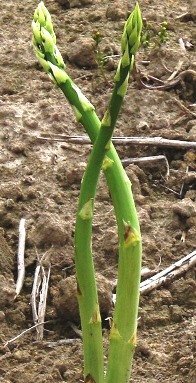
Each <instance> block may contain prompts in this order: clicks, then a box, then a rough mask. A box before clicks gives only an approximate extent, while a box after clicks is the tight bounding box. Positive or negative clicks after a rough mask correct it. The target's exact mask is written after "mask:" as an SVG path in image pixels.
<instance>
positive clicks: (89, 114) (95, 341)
mask: <svg viewBox="0 0 196 383" xmlns="http://www.w3.org/2000/svg"><path fill="white" fill-rule="evenodd" d="M32 26H33V33H34V46H35V50H36V55H37V57H38V59H39V61H40V63H41V64H42V66H43V67H44V69H45V70H46V71H47V72H48V74H49V75H50V77H51V78H52V79H53V80H54V81H55V82H56V83H57V85H58V86H59V87H60V88H61V89H62V91H63V92H64V94H65V96H66V97H67V99H68V100H69V102H70V104H71V105H72V107H73V109H74V112H75V114H76V118H77V120H78V121H80V122H81V123H82V124H83V126H84V127H85V129H86V131H87V133H88V134H89V136H90V138H91V140H92V142H94V141H95V139H96V137H97V135H98V133H99V129H100V126H101V123H100V121H99V119H98V117H97V116H96V114H95V111H94V107H93V106H92V105H91V104H90V103H89V101H88V100H87V99H86V98H85V97H84V96H83V94H82V93H81V91H80V90H79V88H78V87H76V85H75V84H74V83H73V82H72V80H71V79H70V77H69V76H68V75H67V73H66V72H65V71H64V69H65V65H64V62H63V60H62V57H61V55H60V53H59V51H58V49H57V47H56V45H55V44H56V39H55V35H54V31H53V27H52V24H51V18H50V15H49V13H48V11H47V10H46V8H45V7H44V4H43V2H41V3H40V4H39V6H38V8H37V10H36V12H35V15H34V21H33V25H32ZM140 32H141V15H140V11H139V7H138V5H136V7H135V10H134V12H133V14H132V15H131V16H130V18H129V20H128V21H127V23H126V24H125V28H124V33H123V37H122V59H121V61H120V64H119V67H118V70H117V74H116V77H115V81H116V86H115V89H114V92H113V95H112V98H111V101H110V104H109V108H108V110H107V112H106V114H105V117H104V119H103V121H102V126H101V130H100V133H101V132H102V133H101V134H100V135H99V136H98V140H97V142H98V144H97V143H96V144H95V148H94V149H93V153H94V154H93V156H94V158H95V159H96V161H97V158H99V159H100V160H99V162H98V165H97V168H96V172H94V171H93V172H92V171H89V170H87V174H90V178H91V177H92V176H93V175H94V174H96V176H95V177H94V178H93V179H92V184H93V185H94V189H93V192H92V194H91V195H92V197H91V195H89V194H88V191H87V189H85V188H84V190H85V192H84V191H83V192H82V197H81V199H80V205H79V214H78V217H79V218H78V220H80V219H82V221H83V222H82V223H83V228H84V222H85V224H86V226H87V228H85V229H87V233H88V236H87V241H85V244H87V247H88V251H87V253H85V255H86V254H87V262H86V260H85V262H83V259H82V258H81V257H80V256H79V257H78V256H77V253H78V248H79V247H81V246H83V242H82V237H81V234H79V236H77V234H76V262H78V280H79V279H80V281H79V284H78V296H79V301H81V302H82V300H83V299H82V297H83V296H84V295H86V296H89V295H88V294H89V293H90V298H89V299H87V300H86V302H85V303H81V302H80V312H81V316H82V317H83V320H82V322H83V326H84V327H83V329H84V338H85V339H84V353H85V377H86V381H89V382H90V381H92V382H96V383H101V382H102V381H103V373H102V371H103V362H102V344H101V338H100V335H101V331H100V330H101V325H100V316H99V309H98V304H97V293H96V285H95V281H94V270H93V262H92V256H91V252H89V244H90V241H91V223H92V222H91V221H92V212H93V200H92V199H93V198H94V195H95V189H96V182H97V178H98V175H99V168H100V165H101V162H102V159H101V158H102V156H103V155H104V153H105V150H107V156H106V157H105V160H104V162H103V169H104V171H105V174H106V178H107V182H108V186H109V189H110V192H111V195H112V199H113V203H114V207H115V212H116V217H117V223H118V229H119V239H120V254H119V283H118V288H117V304H116V309H115V315H114V322H113V326H112V330H111V336H110V343H111V346H110V353H109V364H108V373H107V380H108V382H113V383H114V382H115V381H116V382H121V383H123V382H124V381H126V380H122V379H121V377H122V378H123V379H124V375H123V373H122V371H121V372H120V373H119V376H120V380H119V378H118V376H116V375H115V374H116V372H115V368H114V365H117V364H116V358H117V360H121V361H123V362H124V359H126V363H123V364H124V365H125V368H124V370H126V371H127V364H128V365H129V363H130V358H131V356H132V353H133V349H134V342H135V333H136V327H137V310H138V296H139V293H138V291H139V280H140V263H141V240H140V231H139V224H138V219H137V214H136V210H135V206H134V202H133V197H132V193H131V183H130V181H129V180H128V178H127V176H126V173H125V172H124V169H123V167H122V165H121V163H120V160H119V158H118V155H117V153H116V151H115V149H114V147H113V145H112V144H110V143H109V141H110V138H111V135H112V131H113V128H114V125H115V121H116V118H117V115H118V112H119V110H120V106H121V103H122V99H123V97H124V94H125V91H126V87H127V83H128V72H129V69H130V67H131V65H132V64H133V55H134V54H135V52H136V50H137V48H138V45H139V35H140ZM104 140H105V141H104ZM100 144H101V145H102V146H101V147H102V151H101V152H100V149H99V147H100ZM105 144H106V145H105ZM103 148H105V149H104V150H103ZM108 148H109V149H108ZM100 153H101V155H100ZM90 163H92V159H91V162H90ZM91 170H92V168H91ZM93 170H94V169H93ZM88 177H89V176H88ZM87 179H88V178H87ZM83 182H84V181H83ZM85 182H86V181H85ZM85 201H86V202H85ZM82 223H79V228H82ZM77 232H78V229H77V225H76V233H77ZM82 234H83V232H82ZM78 245H79V247H77V246H78ZM131 273H133V275H132V279H131V280H130V275H131ZM85 274H86V275H88V278H89V279H88V280H89V281H90V283H85V282H86V281H85V278H84V275H85ZM84 291H85V294H84ZM124 304H125V306H124ZM124 307H126V313H124V311H123V310H124ZM130 307H131V310H130ZM122 308H123V309H122ZM127 308H128V309H127ZM89 318H90V326H89V325H88V323H89ZM85 324H86V325H87V326H86V327H85ZM85 328H86V329H85ZM92 328H93V329H94V330H93V332H94V336H91V335H90V334H91V330H92ZM85 342H86V345H85ZM130 345H131V346H130ZM120 349H121V350H120ZM85 350H86V351H85ZM93 350H94V351H95V353H94V351H93ZM123 350H124V351H123ZM119 351H120V353H119ZM122 351H123V354H122ZM127 352H128V357H126V358H124V357H125V354H126V355H127ZM118 354H119V355H120V359H119V355H118ZM94 360H95V363H94ZM120 370H121V369H120ZM127 376H128V375H127V374H126V377H125V379H127ZM90 379H91V380H90Z"/></svg>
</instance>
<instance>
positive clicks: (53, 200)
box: [0, 0, 196, 383]
mask: <svg viewBox="0 0 196 383" xmlns="http://www.w3.org/2000/svg"><path fill="white" fill-rule="evenodd" d="M35 3H36V2H35V1H32V0H27V1H25V2H24V1H20V0H15V1H13V0H9V1H8V0H1V21H0V23H1V32H0V43H1V48H2V49H1V61H0V68H1V69H0V70H1V89H0V124H1V133H0V142H1V151H0V168H1V184H0V218H1V220H0V226H1V227H0V290H1V291H0V360H1V364H0V381H2V382H4V383H18V382H20V383H23V382H28V383H33V382H34V381H35V380H36V382H37V383H44V382H54V383H56V382H62V381H64V382H67V383H74V382H82V381H83V374H82V358H83V356H82V341H81V338H80V332H78V331H75V327H73V324H74V325H75V326H77V329H80V325H79V315H78V307H77V302H76V298H75V278H74V274H75V270H74V261H73V235H74V222H75V213H76V208H77V201H78V196H79V191H80V182H81V179H82V175H83V172H84V169H85V165H86V161H87V158H88V155H89V152H90V146H89V145H87V146H82V145H76V144H70V143H69V144H68V143H63V144H62V143H59V142H50V141H41V140H39V139H38V136H39V135H40V134H41V133H53V134H66V135H77V134H79V135H81V134H83V133H84V132H83V130H82V127H81V126H80V125H79V124H76V123H75V120H74V116H73V114H72V110H71V107H70V106H69V105H68V103H67V102H66V100H65V99H64V96H63V94H62V93H61V92H60V91H59V89H57V88H56V87H55V86H54V84H53V83H52V82H51V81H50V79H49V77H48V76H47V75H46V74H45V73H44V72H43V70H42V69H41V68H40V66H39V65H38V63H37V60H36V58H35V55H34V53H33V49H32V44H31V19H32V15H33V12H34V9H35V6H36V4H35ZM45 3H46V6H47V7H48V9H49V11H50V12H51V14H52V18H53V22H54V26H55V31H56V35H57V41H58V46H59V49H60V51H61V52H62V55H63V57H64V59H65V60H66V61H67V71H68V72H69V74H70V75H71V76H72V78H73V79H74V80H75V82H76V83H77V85H79V86H80V87H81V89H82V90H83V92H84V93H85V95H86V96H87V97H89V99H90V100H91V102H92V103H93V104H94V105H95V106H96V109H97V112H98V115H99V116H100V117H102V116H103V113H104V109H105V107H106V103H107V100H108V98H109V95H110V92H111V89H112V83H113V76H114V73H115V72H114V71H115V68H116V66H117V62H118V58H117V57H116V55H117V54H118V53H119V40H120V35H121V31H122V26H123V22H124V18H125V17H126V16H127V14H128V12H129V11H130V9H131V7H132V5H133V4H130V2H128V1H107V0H102V1H101V0H97V1H90V0H89V1H82V0H81V1H51V0H48V1H46V2H45ZM131 3H133V2H131ZM140 3H141V8H142V12H143V16H144V18H145V19H146V22H147V29H150V34H151V35H153V36H152V39H151V40H150V44H149V45H148V46H147V47H142V48H141V50H140V53H139V54H138V57H137V62H138V64H137V65H138V69H139V70H140V71H141V72H142V73H143V80H144V81H146V82H147V78H145V76H147V74H148V75H151V76H154V77H157V78H159V79H160V80H162V81H165V80H166V79H167V78H168V77H169V76H170V75H171V73H172V72H173V71H175V70H176V68H177V67H178V66H179V63H180V69H179V72H182V71H184V70H187V69H191V70H192V73H195V71H196V61H195V50H194V48H195V45H194V44H195V40H194V39H195V30H194V22H195V10H194V2H191V1H190V2H189V1H187V2H184V1H182V0H162V1H158V2H157V1H156V0H143V1H140ZM186 12H188V14H187V15H186V16H184V17H182V18H178V16H180V15H182V14H184V13H186ZM165 20H166V21H167V22H168V40H167V41H166V42H165V43H163V44H160V39H159V38H158V32H159V30H160V25H161V23H162V22H163V21H165ZM97 32H98V33H99V34H100V35H101V42H100V44H99V48H100V52H101V56H100V57H103V56H104V57H105V56H109V58H107V60H106V63H105V65H104V66H103V67H102V66H101V64H100V59H99V60H98V61H99V65H97V59H98V56H97V55H96V53H95V43H94V40H93V36H94V35H95V34H96V33H97ZM179 38H182V39H183V41H184V43H185V47H186V48H185V50H184V49H182V47H180V44H179ZM148 84H149V85H160V84H158V83H157V82H156V81H155V80H153V79H151V80H149V81H148ZM195 89H196V79H195V75H191V76H190V75H187V76H185V77H184V78H183V79H182V81H180V82H179V83H178V84H177V85H176V86H173V87H171V88H170V89H168V90H149V89H146V88H145V87H144V86H142V85H141V84H139V83H138V81H137V79H134V80H133V81H132V82H131V83H130V86H129V90H128V94H127V97H126V100H125V104H124V106H123V109H122V113H121V116H120V118H119V120H118V124H117V127H116V130H115V136H118V135H119V136H137V135H138V136H149V137H153V136H162V137H164V138H169V139H181V140H192V141H196V121H195V116H194V114H193V112H194V106H193V104H194V102H195ZM175 99H177V101H178V102H176V100H175ZM179 102H180V103H181V105H184V106H186V107H187V108H188V109H189V111H190V112H187V111H185V110H184V109H183V107H182V106H180V104H179ZM117 150H118V152H119V155H120V157H121V158H122V159H123V158H129V157H136V156H147V155H160V154H164V155H166V156H167V159H168V162H169V166H170V176H169V177H168V179H167V178H166V167H165V163H164V162H157V163H156V164H150V163H148V165H145V166H144V165H141V164H140V166H137V165H136V164H135V165H129V166H128V167H127V174H128V176H129V177H130V179H131V180H132V184H133V192H134V196H135V200H136V204H137V209H138V213H139V217H140V222H141V230H142V237H143V266H144V267H148V268H150V269H156V268H157V267H158V265H159V263H160V265H159V269H160V270H161V269H164V268H165V267H167V266H169V265H170V264H172V263H173V262H175V261H176V260H178V259H180V258H182V257H183V256H185V255H187V254H189V253H190V252H192V251H193V250H194V246H195V234H196V230H195V219H196V207H195V179H196V178H195V173H194V171H195V154H194V152H193V150H187V149H179V148H159V147H149V146H145V147H141V146H133V147H130V146H128V145H127V146H126V147H125V146H124V147H122V146H118V147H117ZM182 187H183V190H182V193H181V195H180V191H181V189H182ZM21 218H25V219H26V233H27V237H26V250H25V264H26V275H25V281H24V286H23V289H22V292H21V294H20V295H19V296H18V297H17V298H15V299H14V297H15V282H16V277H17V262H16V254H17V246H18V226H19V221H20V219H21ZM93 230H94V238H93V250H94V254H95V257H94V262H95V268H96V273H97V281H98V284H99V298H100V304H101V314H102V319H103V332H104V339H105V344H106V347H107V337H108V331H109V325H108V321H107V320H106V318H107V317H108V316H110V315H111V312H112V301H111V297H112V288H113V286H114V284H115V280H116V277H117V262H118V244H117V243H118V238H117V232H116V224H115V217H114V215H113V210H112V205H111V201H110V196H109V194H108V190H107V187H106V184H105V180H104V177H103V175H102V176H101V178H100V182H99V190H98V194H97V199H96V207H95V219H94V229H93ZM46 251H47V252H48V253H47V254H49V255H50V261H51V265H52V267H51V278H50V282H49V294H48V299H47V309H46V318H45V320H46V321H48V323H46V325H45V331H44V339H43V341H37V340H36V332H35V331H31V332H29V333H27V334H26V335H24V336H23V337H21V338H20V339H18V340H15V341H13V342H12V343H10V344H9V345H8V346H7V347H4V344H5V342H6V341H8V340H9V339H11V338H13V337H14V336H16V335H18V334H20V333H21V332H22V331H23V330H25V329H27V328H29V327H31V326H32V325H33V319H32V312H31V306H30V295H31V289H32V283H33V278H34V272H35V266H36V257H37V256H36V254H37V253H38V254H39V256H42V255H43V254H44V253H45V252H46ZM194 292H195V274H194V270H193V269H191V270H189V271H188V272H186V273H185V274H184V275H182V276H180V277H179V278H178V279H176V280H175V281H173V282H171V283H169V284H168V285H166V286H162V287H161V288H159V289H157V290H154V291H152V292H151V293H149V294H148V295H146V296H142V297H141V300H140V312H139V321H138V345H137V347H136V353H135V359H134V365H133V375H132V379H131V382H134V383H157V382H160V383H161V382H164V383H166V382H167V383H174V382H175V383H194V382H195V381H196V375H195V360H196V359H194V353H195V344H194V308H195V302H196V300H195V294H194ZM63 339H64V340H65V339H66V340H67V344H61V343H58V341H59V340H63ZM54 342H57V343H54ZM119 383H120V382H119Z"/></svg>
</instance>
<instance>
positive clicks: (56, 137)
mask: <svg viewBox="0 0 196 383" xmlns="http://www.w3.org/2000/svg"><path fill="white" fill-rule="evenodd" d="M37 138H38V139H39V140H44V141H45V140H46V141H57V142H72V143H74V144H80V145H89V144H91V141H90V139H89V138H88V137H87V136H67V135H66V134H46V133H45V134H43V135H41V136H39V137H37ZM112 142H113V143H114V144H115V145H129V144H130V145H142V146H143V145H144V146H146V145H153V146H163V147H176V148H179V149H194V148H196V142H195V141H182V140H169V139H167V138H163V137H113V138H112Z"/></svg>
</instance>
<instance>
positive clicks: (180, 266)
mask: <svg viewBox="0 0 196 383" xmlns="http://www.w3.org/2000/svg"><path fill="white" fill-rule="evenodd" d="M195 264H196V250H195V251H193V252H192V253H190V254H188V255H186V256H185V257H183V258H182V259H180V260H179V261H177V262H175V263H173V265H171V266H169V267H167V268H166V269H164V270H163V271H161V272H159V273H157V274H155V275H154V276H152V277H150V278H148V279H146V280H145V281H143V282H141V283H140V293H141V294H147V293H148V292H149V291H151V290H154V289H156V288H158V287H160V286H162V285H163V284H165V283H169V282H170V281H172V280H173V279H175V278H177V277H178V276H179V275H182V274H183V273H185V272H186V271H187V270H189V269H190V268H191V267H193V266H194V265H195ZM115 300H116V294H113V303H115Z"/></svg>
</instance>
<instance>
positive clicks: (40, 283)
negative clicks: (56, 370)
mask: <svg viewBox="0 0 196 383" xmlns="http://www.w3.org/2000/svg"><path fill="white" fill-rule="evenodd" d="M47 255H48V254H47V253H45V254H44V255H43V257H42V258H41V259H39V256H38V254H37V259H38V263H37V266H36V269H35V275H34V282H33V287H32V293H31V307H32V315H33V321H34V323H35V324H40V323H42V326H39V327H37V328H36V331H37V340H42V339H43V332H44V325H43V324H44V318H45V311H46V300H47V294H48V284H49V279H50V269H51V265H50V262H48V261H47V262H46V258H47ZM38 298H39V302H38V303H37V300H38Z"/></svg>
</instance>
